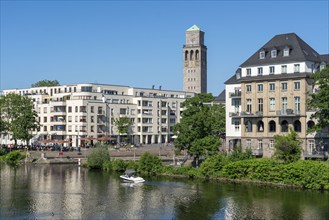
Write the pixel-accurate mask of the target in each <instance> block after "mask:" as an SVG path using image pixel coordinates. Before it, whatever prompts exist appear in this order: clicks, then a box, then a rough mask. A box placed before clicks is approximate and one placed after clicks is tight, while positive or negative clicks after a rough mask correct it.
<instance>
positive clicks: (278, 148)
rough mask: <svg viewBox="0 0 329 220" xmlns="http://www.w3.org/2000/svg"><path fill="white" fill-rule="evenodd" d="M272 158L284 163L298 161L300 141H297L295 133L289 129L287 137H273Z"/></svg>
mask: <svg viewBox="0 0 329 220" xmlns="http://www.w3.org/2000/svg"><path fill="white" fill-rule="evenodd" d="M274 142H275V144H274V147H275V153H274V156H275V157H276V158H277V159H279V160H282V161H283V162H284V163H291V162H295V161H297V160H299V159H300V155H301V147H300V145H301V141H300V140H298V139H297V133H296V132H295V131H293V130H291V129H290V133H289V134H288V135H287V136H284V135H275V136H274Z"/></svg>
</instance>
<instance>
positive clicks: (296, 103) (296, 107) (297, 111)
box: [295, 96, 300, 114]
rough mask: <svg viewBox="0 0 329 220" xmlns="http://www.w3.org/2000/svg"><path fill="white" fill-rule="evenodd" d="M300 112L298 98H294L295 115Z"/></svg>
mask: <svg viewBox="0 0 329 220" xmlns="http://www.w3.org/2000/svg"><path fill="white" fill-rule="evenodd" d="M299 112H300V97H299V96H296V97H295V113H296V114H299Z"/></svg>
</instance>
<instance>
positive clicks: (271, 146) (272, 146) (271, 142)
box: [270, 140, 274, 149]
mask: <svg viewBox="0 0 329 220" xmlns="http://www.w3.org/2000/svg"><path fill="white" fill-rule="evenodd" d="M272 148H274V140H270V149H272Z"/></svg>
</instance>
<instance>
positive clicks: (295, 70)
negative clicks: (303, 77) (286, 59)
mask: <svg viewBox="0 0 329 220" xmlns="http://www.w3.org/2000/svg"><path fill="white" fill-rule="evenodd" d="M299 68H300V65H299V64H295V65H294V72H295V73H299Z"/></svg>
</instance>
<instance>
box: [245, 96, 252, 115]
mask: <svg viewBox="0 0 329 220" xmlns="http://www.w3.org/2000/svg"><path fill="white" fill-rule="evenodd" d="M251 110H252V108H251V99H247V106H246V112H249V113H250V112H251Z"/></svg>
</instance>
